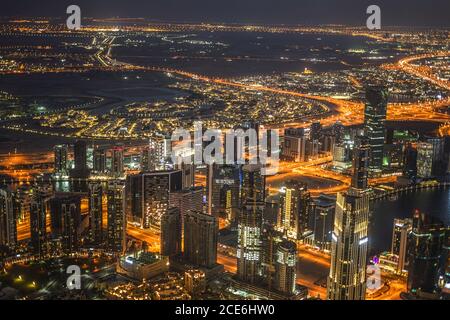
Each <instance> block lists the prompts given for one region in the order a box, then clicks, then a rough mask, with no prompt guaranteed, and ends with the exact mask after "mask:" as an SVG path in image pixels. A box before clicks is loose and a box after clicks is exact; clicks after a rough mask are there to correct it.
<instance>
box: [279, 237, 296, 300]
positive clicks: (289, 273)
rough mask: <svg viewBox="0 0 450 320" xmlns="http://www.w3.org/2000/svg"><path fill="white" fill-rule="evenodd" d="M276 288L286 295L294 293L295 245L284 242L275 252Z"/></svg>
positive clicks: (291, 242) (290, 242)
mask: <svg viewBox="0 0 450 320" xmlns="http://www.w3.org/2000/svg"><path fill="white" fill-rule="evenodd" d="M275 267H276V286H275V289H276V290H278V291H280V292H283V293H285V294H288V295H292V294H294V293H295V286H296V274H297V244H296V243H295V242H294V241H288V240H284V241H282V242H281V243H279V244H278V246H277V251H276V264H275Z"/></svg>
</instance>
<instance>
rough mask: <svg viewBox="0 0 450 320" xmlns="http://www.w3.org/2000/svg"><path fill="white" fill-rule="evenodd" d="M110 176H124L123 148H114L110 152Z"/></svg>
mask: <svg viewBox="0 0 450 320" xmlns="http://www.w3.org/2000/svg"><path fill="white" fill-rule="evenodd" d="M111 175H112V176H113V177H116V178H119V177H122V176H123V175H124V167H123V147H121V146H115V147H114V148H113V149H112V151H111Z"/></svg>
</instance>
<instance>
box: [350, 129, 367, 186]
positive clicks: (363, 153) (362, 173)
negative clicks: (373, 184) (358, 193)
mask: <svg viewBox="0 0 450 320" xmlns="http://www.w3.org/2000/svg"><path fill="white" fill-rule="evenodd" d="M356 145H357V146H356V148H355V149H354V150H353V175H352V186H353V187H354V188H356V189H360V190H365V189H367V186H368V185H367V181H368V180H367V179H368V170H367V169H368V167H369V163H370V159H371V158H370V150H371V147H370V145H369V140H367V139H366V138H365V137H360V138H359V140H358V141H357V142H356Z"/></svg>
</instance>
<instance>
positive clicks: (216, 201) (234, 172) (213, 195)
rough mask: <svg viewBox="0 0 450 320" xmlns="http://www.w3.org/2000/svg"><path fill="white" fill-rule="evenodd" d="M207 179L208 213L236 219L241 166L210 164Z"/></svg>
mask: <svg viewBox="0 0 450 320" xmlns="http://www.w3.org/2000/svg"><path fill="white" fill-rule="evenodd" d="M206 181H207V184H206V194H207V203H208V213H209V214H211V215H214V216H216V217H224V218H226V219H228V220H229V221H232V220H234V219H235V217H236V215H237V212H238V211H239V187H240V178H239V166H235V165H218V164H210V165H208V168H207V179H206Z"/></svg>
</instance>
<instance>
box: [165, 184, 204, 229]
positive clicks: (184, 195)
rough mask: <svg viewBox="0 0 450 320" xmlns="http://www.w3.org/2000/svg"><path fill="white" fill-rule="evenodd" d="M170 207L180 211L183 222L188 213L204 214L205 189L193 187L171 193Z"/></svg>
mask: <svg viewBox="0 0 450 320" xmlns="http://www.w3.org/2000/svg"><path fill="white" fill-rule="evenodd" d="M169 207H176V208H178V209H180V214H181V220H182V221H183V220H184V217H185V216H186V214H187V212H188V211H191V210H192V211H198V212H203V188H202V187H193V188H190V189H183V190H176V191H173V192H170V194H169Z"/></svg>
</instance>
